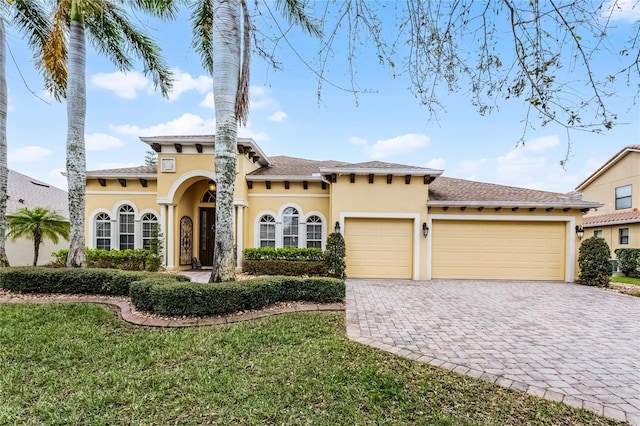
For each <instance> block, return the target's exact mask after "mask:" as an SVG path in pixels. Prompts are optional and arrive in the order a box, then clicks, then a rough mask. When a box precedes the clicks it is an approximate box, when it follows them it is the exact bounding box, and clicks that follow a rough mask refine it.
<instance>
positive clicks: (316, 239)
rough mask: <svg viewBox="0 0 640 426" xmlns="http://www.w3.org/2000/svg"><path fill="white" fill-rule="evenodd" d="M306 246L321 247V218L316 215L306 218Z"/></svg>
mask: <svg viewBox="0 0 640 426" xmlns="http://www.w3.org/2000/svg"><path fill="white" fill-rule="evenodd" d="M307 248H322V219H320V218H319V217H318V216H310V217H309V218H308V219H307Z"/></svg>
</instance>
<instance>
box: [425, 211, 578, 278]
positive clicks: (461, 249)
mask: <svg viewBox="0 0 640 426" xmlns="http://www.w3.org/2000/svg"><path fill="white" fill-rule="evenodd" d="M565 223H566V222H520V221H466V220H434V221H433V226H432V227H433V230H432V232H433V234H432V245H431V247H432V255H431V262H432V263H431V265H432V266H431V277H432V278H463V279H464V278H476V279H477V278H483V279H522V280H564V279H565V262H566V247H565V245H566V243H565V242H566V225H565Z"/></svg>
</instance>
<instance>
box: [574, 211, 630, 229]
mask: <svg viewBox="0 0 640 426" xmlns="http://www.w3.org/2000/svg"><path fill="white" fill-rule="evenodd" d="M583 222H584V226H586V227H588V228H593V227H596V226H604V225H621V224H624V223H636V222H640V210H638V209H633V210H631V209H629V210H626V211H623V212H616V213H605V214H597V215H587V216H585V217H584V220H583Z"/></svg>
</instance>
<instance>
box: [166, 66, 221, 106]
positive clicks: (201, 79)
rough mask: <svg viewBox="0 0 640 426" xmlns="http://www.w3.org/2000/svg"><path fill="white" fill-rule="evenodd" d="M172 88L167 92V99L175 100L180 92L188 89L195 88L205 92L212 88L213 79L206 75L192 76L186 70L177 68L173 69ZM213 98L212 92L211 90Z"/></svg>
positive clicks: (197, 90)
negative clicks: (181, 70)
mask: <svg viewBox="0 0 640 426" xmlns="http://www.w3.org/2000/svg"><path fill="white" fill-rule="evenodd" d="M173 73H174V74H173V78H174V79H175V81H174V82H173V89H172V90H171V93H169V100H171V101H175V100H177V99H178V98H179V97H180V95H181V94H183V93H184V92H187V91H189V90H195V91H196V92H198V93H207V91H210V90H212V88H213V79H212V78H211V77H209V76H206V75H201V76H198V77H196V78H193V77H192V76H191V74H189V73H187V72H180V70H179V69H177V68H176V69H174V70H173ZM211 95H212V100H213V92H211Z"/></svg>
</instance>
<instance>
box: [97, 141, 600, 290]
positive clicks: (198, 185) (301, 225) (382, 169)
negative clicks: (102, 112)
mask: <svg viewBox="0 0 640 426" xmlns="http://www.w3.org/2000/svg"><path fill="white" fill-rule="evenodd" d="M141 139H142V141H143V142H145V143H147V144H148V145H149V146H151V148H152V149H153V150H155V151H156V152H157V153H158V166H157V168H156V167H134V168H124V169H112V170H96V171H90V172H88V173H87V208H86V212H87V221H86V223H87V237H88V239H87V242H88V245H89V247H102V248H106V249H110V248H115V249H126V248H138V247H144V246H145V245H148V241H149V239H150V238H151V237H150V236H151V233H152V230H153V228H154V227H155V226H157V224H159V226H160V231H161V234H162V236H163V241H164V247H165V264H166V267H167V268H168V269H178V270H182V269H190V268H191V259H192V257H197V258H199V259H200V260H201V262H202V264H203V265H204V266H209V265H211V264H212V255H213V252H212V251H213V238H214V231H213V230H214V220H215V198H216V192H215V173H214V170H213V165H214V146H213V144H214V137H213V136H165V137H142V138H141ZM441 174H442V170H434V169H430V168H422V167H414V166H407V165H402V164H390V163H384V162H379V161H371V162H365V163H355V164H352V163H345V162H339V161H315V160H306V159H300V158H292V157H285V156H274V157H267V156H266V155H265V154H264V153H263V152H262V150H261V149H260V147H259V146H258V145H257V144H256V143H255V142H254V141H253V140H251V139H238V174H237V178H236V181H235V193H234V200H235V201H234V203H235V215H234V220H235V221H234V227H235V238H236V246H237V259H238V260H237V262H238V267H241V262H242V250H243V249H244V248H248V247H264V246H271V247H320V248H324V247H325V241H326V238H327V235H328V234H329V233H331V232H333V231H334V230H338V229H339V231H340V232H341V233H342V234H343V235H344V237H345V240H346V245H347V258H346V262H347V274H348V276H350V277H354V278H355V277H362V278H366V277H371V278H405V279H414V280H417V279H432V278H434V279H435V278H487V279H489V278H493V279H495V278H509V279H551V280H563V281H573V280H574V279H575V271H576V246H577V244H578V242H579V240H578V239H577V236H576V231H575V228H576V226H577V225H581V224H582V214H583V213H584V212H587V211H589V210H590V209H593V208H596V207H599V206H600V204H598V203H592V202H586V201H583V200H582V199H581V198H579V197H577V196H576V195H575V194H570V195H565V194H557V193H550V192H544V191H534V190H529V189H523V188H513V187H507V186H501V185H493V184H487V183H480V182H472V181H465V180H460V179H451V178H446V177H440V175H441Z"/></svg>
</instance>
